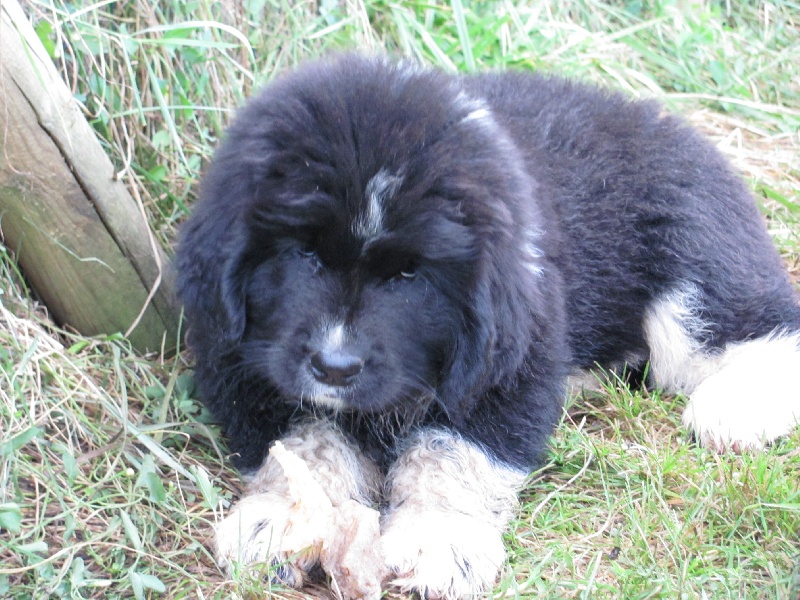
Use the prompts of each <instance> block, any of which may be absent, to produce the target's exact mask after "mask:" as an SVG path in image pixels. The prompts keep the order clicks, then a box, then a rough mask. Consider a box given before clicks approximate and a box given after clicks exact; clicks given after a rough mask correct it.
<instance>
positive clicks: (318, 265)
mask: <svg viewBox="0 0 800 600" xmlns="http://www.w3.org/2000/svg"><path fill="white" fill-rule="evenodd" d="M297 253H298V254H299V255H300V256H301V257H303V258H304V259H306V260H307V261H308V262H309V264H310V265H311V266H312V268H313V269H314V272H315V273H316V272H318V271H319V270H320V269H322V267H323V266H324V265H323V264H322V261H321V260H320V258H319V255H318V254H317V253H316V252H315V251H314V250H313V249H312V248H310V247H309V246H301V247H300V248H298V249H297Z"/></svg>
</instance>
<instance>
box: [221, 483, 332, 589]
mask: <svg viewBox="0 0 800 600" xmlns="http://www.w3.org/2000/svg"><path fill="white" fill-rule="evenodd" d="M318 508H319V511H318V513H317V514H318V515H319V516H320V518H312V519H310V520H309V519H306V518H304V517H307V514H306V515H302V516H299V515H297V506H296V504H294V503H293V501H292V499H291V498H290V497H287V496H285V495H283V494H276V493H269V492H268V493H262V494H253V495H250V496H245V497H244V498H242V499H241V500H240V501H239V502H238V503H237V504H236V505H235V506H234V507H233V509H232V510H231V512H230V513H229V514H228V516H227V517H226V518H225V519H223V520H222V522H220V523H219V524H218V525H217V528H216V533H217V562H218V563H219V565H220V566H221V567H223V568H225V569H226V570H227V571H228V572H229V573H230V572H231V571H232V570H233V569H234V565H236V564H243V565H251V564H257V563H267V564H269V565H271V566H272V567H274V571H273V577H274V579H275V580H277V581H280V582H281V583H283V584H285V585H288V586H291V587H300V586H302V585H303V582H304V580H305V578H306V576H307V574H308V572H309V571H310V570H311V569H312V568H313V567H315V566H316V565H317V564H319V559H320V548H321V544H319V543H318V542H317V540H319V539H322V538H323V537H327V535H328V534H327V529H328V527H329V526H330V520H329V515H330V503H328V505H327V507H326V506H321V507H318ZM312 511H313V509H312Z"/></svg>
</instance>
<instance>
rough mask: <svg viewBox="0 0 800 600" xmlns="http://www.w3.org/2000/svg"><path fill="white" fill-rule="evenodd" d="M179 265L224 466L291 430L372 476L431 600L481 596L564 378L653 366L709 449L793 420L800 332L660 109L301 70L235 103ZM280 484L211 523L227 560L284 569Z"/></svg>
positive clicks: (565, 88)
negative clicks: (225, 443)
mask: <svg viewBox="0 0 800 600" xmlns="http://www.w3.org/2000/svg"><path fill="white" fill-rule="evenodd" d="M178 258H179V268H180V285H181V290H182V295H183V299H184V301H185V304H186V314H187V317H188V319H189V323H190V327H191V330H190V337H189V339H190V343H191V345H192V347H193V349H194V352H195V355H196V357H197V367H196V377H197V380H198V383H199V386H200V391H201V393H202V395H203V397H204V399H205V400H206V401H207V403H208V404H209V406H210V408H211V410H212V412H213V413H214V414H215V415H216V416H217V418H219V419H220V421H221V422H222V423H223V425H224V426H225V429H226V431H227V434H228V436H229V439H230V444H231V448H232V450H233V451H234V452H236V453H238V456H239V464H240V465H241V466H244V467H255V466H258V465H259V464H260V462H261V460H262V459H263V458H264V455H265V454H266V452H267V449H268V447H269V444H270V442H271V441H272V440H275V439H278V438H280V437H282V436H291V437H292V439H296V438H298V437H299V438H301V439H308V443H309V448H312V447H313V448H314V450H313V451H309V453H308V456H309V457H316V458H309V459H308V461H307V462H311V463H313V464H311V467H312V471H313V470H314V469H316V470H317V471H318V472H320V473H321V472H325V473H326V474H325V475H320V481H321V482H322V484H323V487H326V489H331V490H333V488H332V487H331V486H332V485H333V484H331V481H332V479H331V477H330V472H331V471H333V472H335V473H337V474H338V476H339V479H341V480H342V481H350V480H351V479H352V480H356V479H359V477H362V476H363V472H364V469H365V467H364V465H365V464H369V465H371V466H370V467H369V468H368V469H367V470H369V471H370V473H373V470H374V472H377V473H380V475H378V478H379V479H384V480H385V483H384V484H382V485H384V487H385V492H384V493H381V492H380V491H379V490H378V489H377V488H376V486H375V485H372V486H368V487H369V489H370V490H371V491H369V493H367V492H366V491H365V490H364V489H361V488H358V486H356V487H353V488H352V489H353V490H357V492H356V491H354V492H353V494H352V497H355V498H357V499H359V501H362V502H375V503H383V504H384V505H385V508H384V521H383V529H382V536H383V537H382V539H383V547H384V551H385V554H386V556H387V562H388V564H389V566H390V567H391V569H392V570H393V571H394V573H395V576H396V580H397V582H398V583H399V584H401V585H402V586H404V587H407V588H412V589H416V590H418V591H421V592H422V593H427V594H428V595H431V596H450V597H455V596H460V595H463V594H467V593H471V592H474V591H476V590H478V589H480V588H482V587H485V586H486V585H488V584H490V583H491V581H492V580H493V578H494V576H495V574H496V572H497V568H498V566H499V562H500V561H501V560H502V557H503V553H502V545H501V544H500V533H501V532H502V529H503V527H504V526H505V523H506V521H507V519H508V516H509V515H510V514H511V512H512V511H513V506H514V504H513V497H514V491H515V489H516V487H517V486H518V485H520V484H521V481H522V478H523V476H524V473H526V472H528V471H529V470H530V469H531V468H533V467H535V466H536V465H537V464H538V461H539V460H540V459H541V457H542V454H543V452H544V450H545V448H546V442H547V438H548V436H549V435H550V433H551V431H552V428H553V426H554V425H555V423H556V421H557V419H558V417H559V415H560V412H561V406H562V401H563V396H564V384H565V380H566V377H567V376H568V375H569V374H571V373H574V372H576V371H580V370H584V369H590V368H594V367H597V366H600V367H603V368H616V367H619V366H621V365H623V364H631V365H633V366H637V367H639V366H643V365H644V364H645V362H646V361H648V360H649V361H650V365H651V367H650V370H651V374H652V375H653V377H654V379H655V382H656V383H657V384H658V385H661V386H663V387H665V388H667V389H668V390H670V391H677V392H684V393H686V394H688V395H690V404H689V406H688V407H687V411H686V413H685V417H684V420H685V422H686V424H687V425H689V426H690V427H692V428H693V429H694V431H695V433H696V434H697V435H698V438H699V439H700V440H701V441H702V442H703V443H708V444H710V445H713V446H715V447H717V448H720V449H723V448H726V447H734V448H744V447H746V446H758V445H761V444H763V443H765V442H767V441H770V440H771V439H774V438H775V437H777V436H779V435H781V434H784V433H786V432H787V431H789V430H790V429H791V427H792V426H793V425H794V423H795V420H796V418H797V417H798V416H800V392H798V391H797V389H798V387H797V385H796V379H797V375H796V374H797V373H800V351H798V337H799V334H798V331H800V310H798V304H797V298H796V295H795V292H794V290H793V289H792V286H791V284H790V283H789V282H788V279H787V277H786V275H785V273H784V271H783V268H782V266H781V264H780V260H779V258H778V256H777V254H776V252H775V251H774V249H773V247H772V245H771V242H770V239H769V237H768V235H767V232H766V231H765V228H764V226H763V223H762V222H761V218H760V215H759V213H758V211H757V209H756V207H755V205H754V203H753V201H752V198H751V197H750V195H749V193H748V192H747V190H746V188H745V187H744V185H743V184H742V183H741V182H740V181H739V180H738V178H737V177H736V176H734V175H733V174H732V173H731V171H730V169H729V167H728V166H727V165H726V163H725V161H724V160H723V159H722V157H721V156H720V155H719V154H718V153H717V152H716V151H715V150H714V148H713V147H712V146H711V145H710V144H708V142H706V141H704V140H703V139H701V138H700V137H699V136H698V135H697V134H695V133H694V132H693V131H692V130H690V129H689V128H688V127H686V126H685V125H684V124H682V123H681V122H680V121H679V120H677V119H675V118H673V117H669V116H665V115H662V114H661V112H660V108H659V106H658V105H657V104H654V103H642V102H630V101H628V100H627V99H625V98H623V97H621V96H619V95H615V94H609V93H606V92H602V91H600V90H597V89H595V88H590V87H586V86H582V85H576V84H572V83H569V82H565V81H562V80H559V79H554V78H544V77H539V76H536V75H531V74H511V73H507V74H486V75H478V76H472V77H456V76H451V75H447V74H444V73H441V72H438V71H433V70H425V69H421V68H419V67H416V66H413V65H410V64H408V63H402V62H401V63H392V62H389V61H386V60H383V59H371V58H362V57H355V56H348V57H344V58H338V59H335V60H332V61H325V62H321V63H315V64H312V65H308V66H306V67H304V68H303V69H301V70H299V71H297V72H295V73H293V74H291V75H288V76H286V77H284V78H281V79H279V80H278V81H276V82H275V83H273V84H272V85H271V86H270V87H268V88H267V89H266V90H265V91H264V92H263V93H262V94H261V95H259V96H257V97H256V98H254V99H253V100H252V101H251V102H250V103H249V104H248V105H247V106H246V107H245V108H243V109H242V111H241V112H240V114H239V115H238V117H237V119H236V120H235V122H234V123H233V125H232V126H231V128H230V130H229V132H228V136H227V140H226V142H225V143H223V145H222V146H221V148H220V149H219V151H218V153H217V155H216V157H215V160H214V162H213V163H212V166H211V168H210V169H209V172H208V174H207V176H206V180H205V183H204V187H203V197H202V200H201V202H200V203H199V205H198V207H197V209H196V212H195V214H194V216H193V218H192V219H191V220H190V222H189V223H188V224H187V227H186V229H185V231H184V236H183V241H182V244H181V247H180V250H179V257H178ZM766 360H769V361H770V362H771V363H776V362H777V363H778V364H780V365H781V366H782V368H783V369H786V371H784V372H776V373H772V374H770V375H769V376H767V375H766V374H765V373H764V371H763V369H764V367H765V365H764V362H765V361H766ZM790 373H791V374H790ZM764 390H767V391H768V393H769V397H767V398H761V397H759V396H760V395H761V393H762V392H763V391H764ZM759 403H761V404H759ZM765 407H766V410H765ZM320 423H325V425H321V424H320ZM321 426H322V427H324V428H325V431H326V434H325V435H324V436H318V435H313V436H311V435H307V434H304V433H303V432H308V431H317V432H318V431H319V429H318V428H319V427H321ZM298 432H299V433H298ZM311 438H314V439H313V440H312V439H311ZM351 453H355V454H354V455H355V456H356V457H357V458H355V459H352V460H342V459H341V458H338V459H326V458H325V456H326V455H327V456H329V457H331V456H333V457H342V456H350V454H351ZM267 462H269V461H267ZM265 468H266V466H265ZM333 479H336V478H333ZM362 479H363V477H362ZM369 480H370V481H373V482H374V477H373V476H372V475H370V477H369ZM277 487H280V486H277ZM277 487H276V486H274V485H273V486H272V487H271V486H270V482H269V481H263V478H262V480H261V481H260V482H259V483H258V484H257V486H256V489H253V490H252V492H253V493H254V494H255V493H258V494H262V495H264V497H265V502H264V503H263V505H262V506H263V507H271V508H265V510H268V511H269V512H270V514H266V513H265V514H263V517H260V516H259V515H258V513H257V511H258V510H260V509H258V508H253V506H254V503H253V502H250V503H249V504H248V505H247V507H248V508H247V511H248V514H247V515H243V514H241V513H242V512H243V511H244V509H242V510H241V511H239V512H238V513H237V512H236V511H235V512H234V514H233V516H231V517H229V518H228V520H227V527H226V528H223V529H221V532H224V533H220V541H219V543H220V555H221V558H222V559H223V560H224V561H231V560H234V559H235V558H236V557H237V556H238V555H239V553H240V552H241V551H242V549H244V551H245V556H246V558H247V560H249V561H253V560H273V561H280V560H283V559H284V558H285V557H283V556H282V554H281V550H280V544H279V541H278V542H274V540H275V539H277V540H279V538H280V531H282V530H281V527H282V525H281V523H280V519H279V518H277V517H274V515H275V514H278V513H279V512H280V510H278V511H277V513H276V509H275V506H276V504H277V505H280V503H281V499H280V497H276V494H277V496H280V494H279V492H276V491H275V490H276V489H277ZM378 487H380V485H379V486H378ZM331 494H333V495H336V494H335V493H333V491H331ZM254 514H255V516H254ZM271 515H272V517H271ZM271 518H272V521H271V523H272V528H265V527H264V523H266V522H268V521H270V519H271ZM237 519H238V520H237ZM234 520H236V523H240V524H241V523H245V522H246V523H249V524H250V525H249V526H248V527H246V528H245V529H246V531H244V532H242V531H240V529H241V527H239V528H238V529H237V528H235V527H233V526H231V523H232V522H233V521H234ZM276 521H277V522H276ZM234 530H236V531H237V532H238V533H237V535H235V536H234V534H233V533H232V532H233V531H234ZM266 530H269V537H268V538H265V537H264V536H265V535H266V534H265V533H264V532H265V531H266ZM464 531H470V532H472V535H471V536H466V537H465V536H464V533H463V532H464ZM239 534H240V535H239ZM267 539H268V540H273V541H271V542H269V543H268V542H267ZM270 544H272V545H270ZM313 562H314V561H313V559H312V560H311V563H313ZM464 565H466V567H465V566H464ZM294 566H295V567H296V569H295V570H293V571H291V572H288V571H285V572H284V575H285V577H284V578H285V579H287V580H289V581H290V582H291V583H295V584H298V583H299V582H301V581H302V576H303V573H305V572H306V571H307V570H308V569H309V568H310V565H309V564H305V563H303V564H299V563H295V564H294Z"/></svg>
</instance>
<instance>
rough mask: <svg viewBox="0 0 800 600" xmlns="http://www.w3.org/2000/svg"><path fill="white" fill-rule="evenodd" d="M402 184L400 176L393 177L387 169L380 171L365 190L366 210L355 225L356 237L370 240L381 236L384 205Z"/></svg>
mask: <svg viewBox="0 0 800 600" xmlns="http://www.w3.org/2000/svg"><path fill="white" fill-rule="evenodd" d="M402 182H403V178H402V177H401V176H400V175H391V174H390V173H389V172H388V171H386V169H381V170H380V171H378V172H377V173H376V174H375V175H374V176H373V177H372V179H370V180H369V181H368V182H367V185H366V188H365V189H364V196H365V198H366V204H365V206H364V210H363V212H362V213H361V214H360V215H359V216H358V218H357V219H356V220H355V222H354V223H353V233H354V234H355V235H356V236H358V237H360V238H362V239H370V238H374V237H376V236H377V235H378V234H380V232H381V230H382V229H383V215H384V204H385V202H386V201H387V200H388V199H389V198H391V196H392V195H394V194H395V193H396V192H397V190H398V189H399V188H400V184H401V183H402Z"/></svg>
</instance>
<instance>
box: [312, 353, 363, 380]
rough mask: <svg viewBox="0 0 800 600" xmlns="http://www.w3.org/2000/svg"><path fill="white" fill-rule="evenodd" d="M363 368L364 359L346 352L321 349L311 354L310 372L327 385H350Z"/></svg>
mask: <svg viewBox="0 0 800 600" xmlns="http://www.w3.org/2000/svg"><path fill="white" fill-rule="evenodd" d="M363 368H364V361H363V360H361V359H360V358H359V357H358V356H355V355H353V354H348V353H347V352H341V351H339V350H332V351H325V350H322V351H320V352H315V353H314V354H312V355H311V373H312V374H313V375H314V378H315V379H316V380H317V381H319V382H320V383H325V384H327V385H336V386H345V385H350V383H351V382H352V380H353V378H354V377H355V376H356V375H358V374H359V373H361V370H362V369H363Z"/></svg>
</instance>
